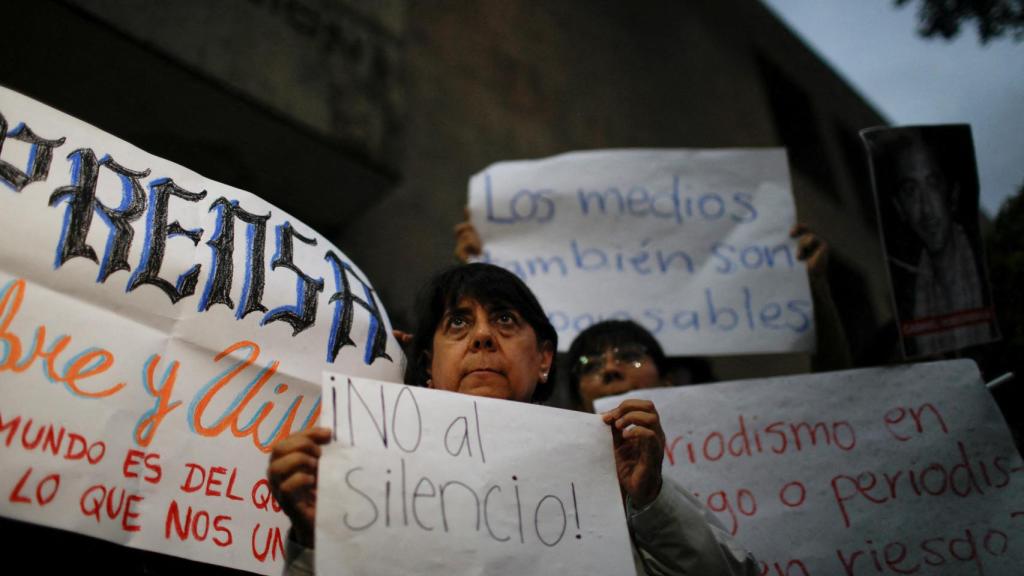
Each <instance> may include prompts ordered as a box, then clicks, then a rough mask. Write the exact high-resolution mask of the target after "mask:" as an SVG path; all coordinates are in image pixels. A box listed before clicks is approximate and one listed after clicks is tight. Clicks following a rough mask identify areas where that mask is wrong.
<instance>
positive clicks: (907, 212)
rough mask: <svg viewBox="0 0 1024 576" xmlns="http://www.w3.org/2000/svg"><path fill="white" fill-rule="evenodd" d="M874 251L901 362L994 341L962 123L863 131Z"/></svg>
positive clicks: (974, 179) (969, 148)
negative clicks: (877, 236)
mask: <svg viewBox="0 0 1024 576" xmlns="http://www.w3.org/2000/svg"><path fill="white" fill-rule="evenodd" d="M861 138H862V139H863V140H864V143H865V145H866V146H867V150H868V159H869V163H870V165H871V177H872V184H873V187H874V190H875V199H876V205H877V207H878V218H879V223H880V229H881V233H882V245H883V249H884V251H885V257H886V260H887V262H888V270H889V280H890V283H891V287H892V294H893V299H894V304H895V310H896V316H897V318H896V320H897V323H898V326H899V332H900V340H901V342H902V344H903V355H904V356H905V357H916V356H926V355H931V354H938V353H941V352H948V351H951V350H957V349H961V348H965V347H968V346H974V345H977V344H982V343H985V342H990V341H992V340H995V339H997V338H998V337H999V333H998V328H997V326H996V317H995V311H994V310H993V307H992V292H991V290H990V288H989V283H988V274H987V271H986V266H985V256H984V251H983V247H982V242H981V237H980V233H979V229H978V171H977V166H976V164H975V159H974V144H973V141H972V139H971V128H970V126H968V125H966V124H952V125H939V126H907V127H898V128H869V129H866V130H863V131H861Z"/></svg>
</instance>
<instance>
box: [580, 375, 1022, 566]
mask: <svg viewBox="0 0 1024 576" xmlns="http://www.w3.org/2000/svg"><path fill="white" fill-rule="evenodd" d="M637 396H640V397H643V398H648V399H650V400H653V401H654V403H655V404H656V405H657V407H658V411H659V412H660V414H661V418H662V422H663V424H664V427H665V434H666V438H667V442H668V444H667V446H666V448H665V464H664V466H665V467H664V473H665V474H668V475H669V476H671V477H673V478H674V479H676V480H678V481H679V483H680V484H681V485H682V486H685V487H687V488H688V489H690V490H692V491H694V492H695V493H696V494H697V496H698V497H699V499H700V500H702V501H704V502H705V503H706V504H707V506H708V508H709V509H711V510H712V511H714V512H715V513H717V514H718V516H719V518H720V519H721V520H722V521H723V523H724V524H725V526H726V527H727V528H728V529H729V530H730V531H731V532H732V533H733V534H734V535H735V537H736V539H737V540H738V541H739V542H740V544H742V545H743V546H745V547H746V548H748V549H749V550H750V551H751V552H753V553H754V555H755V556H756V557H757V559H758V560H759V561H760V562H761V574H783V575H787V574H788V575H799V576H804V575H820V574H828V575H832V574H838V575H844V574H845V575H858V576H868V575H871V576H878V575H895V574H936V575H941V574H948V575H957V576H962V575H978V576H981V575H984V574H1019V573H1020V567H1021V566H1024V490H1022V486H1024V464H1022V462H1021V458H1020V456H1019V455H1018V453H1017V451H1016V449H1015V448H1014V446H1013V444H1012V442H1011V440H1010V435H1009V433H1008V431H1007V429H1006V424H1005V422H1004V421H1003V419H1002V416H1001V415H1000V414H999V411H998V409H997V408H996V406H995V403H994V402H993V401H992V398H991V396H990V395H989V394H988V391H987V390H986V389H985V386H984V385H983V384H982V382H981V378H980V375H979V374H978V370H977V367H976V366H975V365H974V363H973V362H971V361H967V360H957V361H948V362H936V363H931V364H919V365H910V366H901V367H898V368H889V369H869V370H857V371H849V372H836V373H830V374H820V375H813V376H794V377H787V378H773V379H769V380H748V381H741V382H725V383H720V384H713V385H706V386H691V387H685V388H663V389H659V390H650V391H646V392H643V393H642V394H640V393H638V394H637ZM619 401H621V398H618V399H611V398H609V399H602V400H600V401H599V403H598V405H599V406H598V407H599V408H602V407H603V408H608V407H610V406H614V405H615V404H616V403H617V402H619Z"/></svg>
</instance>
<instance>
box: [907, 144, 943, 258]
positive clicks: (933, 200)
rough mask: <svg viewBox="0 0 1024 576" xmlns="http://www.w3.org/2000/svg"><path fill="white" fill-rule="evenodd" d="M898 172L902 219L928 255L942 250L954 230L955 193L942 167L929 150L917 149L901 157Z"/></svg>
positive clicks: (917, 147) (908, 151)
mask: <svg viewBox="0 0 1024 576" xmlns="http://www.w3.org/2000/svg"><path fill="white" fill-rule="evenodd" d="M896 170H897V178H898V180H897V189H896V203H897V206H898V207H899V209H900V212H901V214H902V216H903V219H904V220H905V221H906V222H907V224H908V225H909V226H910V229H911V230H913V231H914V233H915V234H917V237H918V238H920V239H921V242H922V243H924V246H925V248H926V249H927V250H928V251H929V252H938V251H940V250H941V249H942V248H943V247H945V246H946V242H947V241H948V240H949V236H950V232H951V230H952V228H953V217H952V214H951V211H952V210H951V208H952V197H953V194H952V190H951V188H950V185H949V182H948V181H947V180H946V175H945V173H944V172H943V170H942V167H940V166H939V165H938V162H936V160H935V157H934V156H933V155H932V154H931V153H930V152H929V151H928V150H927V149H925V148H923V147H920V146H915V147H913V148H911V149H909V150H907V151H905V152H903V153H902V154H901V155H900V157H899V161H898V164H897V166H896Z"/></svg>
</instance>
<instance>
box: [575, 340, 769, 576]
mask: <svg viewBox="0 0 1024 576" xmlns="http://www.w3.org/2000/svg"><path fill="white" fill-rule="evenodd" d="M568 356H569V361H570V362H571V367H570V370H569V390H570V395H571V396H572V398H573V400H574V402H575V405H576V406H577V407H578V408H579V409H581V410H584V411H587V412H593V411H594V401H595V400H597V399H598V398H602V397H604V396H613V395H616V394H624V393H626V392H630V391H632V390H641V389H644V388H657V387H660V386H671V384H672V383H671V382H670V380H669V377H668V359H667V358H666V357H665V353H664V352H663V351H662V349H661V346H660V345H659V344H658V341H657V340H655V338H654V336H652V335H651V333H650V332H648V331H647V330H645V329H644V328H643V327H642V326H640V325H639V324H637V323H635V322H631V321H628V320H608V321H604V322H599V323H597V324H594V325H593V326H591V327H590V328H587V329H586V330H584V331H583V332H581V333H580V334H579V335H578V336H577V337H576V339H575V340H573V342H572V344H571V345H570V346H569V353H568ZM687 368H688V369H689V371H690V373H691V374H690V376H691V379H690V382H692V383H696V382H698V381H705V380H708V379H710V373H709V372H708V370H707V365H706V363H703V362H702V361H699V360H698V361H696V362H695V363H694V364H692V365H691V366H687ZM636 401H637V400H633V402H636ZM627 402H629V401H627ZM623 404H625V403H623ZM621 406H622V405H620V408H621ZM647 409H648V410H649V411H650V412H651V413H653V414H654V417H655V419H657V410H656V409H655V408H654V405H653V404H650V406H649V407H648V408H647ZM616 410H617V409H616ZM612 412H615V410H612ZM658 431H659V432H660V426H658ZM662 442H664V441H663V440H662ZM662 447H664V446H663V445H662ZM618 451H619V447H618V446H616V462H618V461H619V454H618ZM656 475H657V477H658V486H659V490H658V491H657V496H656V497H655V498H653V499H652V500H651V501H649V502H647V503H646V504H638V503H637V502H636V501H635V500H634V499H632V498H630V497H628V495H627V497H626V515H627V517H628V518H629V525H630V533H631V535H632V537H633V540H634V543H635V544H636V548H637V551H638V556H639V558H640V561H641V562H642V563H643V565H644V569H645V570H646V572H647V573H648V574H665V573H673V572H672V571H671V570H666V569H665V567H666V566H681V565H687V563H688V562H696V561H697V559H698V558H700V557H701V556H708V557H711V556H718V555H719V554H720V555H721V557H724V558H726V559H727V563H728V564H729V565H730V570H731V571H732V573H734V574H754V573H756V564H755V562H754V559H753V557H751V556H750V555H749V554H746V553H744V552H743V551H742V550H741V549H739V548H738V547H737V546H735V545H734V544H733V543H732V541H731V539H730V538H729V536H728V534H727V532H726V529H725V527H724V526H722V524H721V522H719V521H718V519H717V518H716V517H715V516H714V515H713V514H711V513H709V512H708V511H707V509H706V508H704V506H703V505H701V504H700V502H699V501H698V500H697V499H696V498H695V497H694V496H693V495H692V494H691V493H690V492H689V491H687V490H684V489H683V488H682V487H680V486H678V485H676V484H675V483H673V482H672V481H671V480H669V479H665V480H662V479H661V463H660V461H659V462H658V464H657V472H656ZM620 481H621V475H620ZM688 558H689V559H688ZM683 573H684V574H690V573H693V572H691V571H688V570H685V571H683Z"/></svg>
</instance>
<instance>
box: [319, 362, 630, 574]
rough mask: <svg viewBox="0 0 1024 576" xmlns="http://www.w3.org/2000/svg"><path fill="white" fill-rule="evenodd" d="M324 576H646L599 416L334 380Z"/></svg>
mask: <svg viewBox="0 0 1024 576" xmlns="http://www.w3.org/2000/svg"><path fill="white" fill-rule="evenodd" d="M323 402H324V419H323V423H324V424H325V425H328V426H330V427H331V428H332V429H333V430H334V442H333V443H332V444H329V445H328V446H327V447H326V448H325V449H324V451H323V455H322V456H321V458H320V463H319V468H318V484H317V527H316V539H317V543H316V554H317V560H316V562H317V571H318V573H320V574H345V575H360V574H372V575H386V574H402V575H404V574H425V575H430V574H436V575H439V576H441V575H444V576H447V575H449V574H608V575H615V576H621V575H622V574H632V573H633V570H634V569H633V560H632V555H631V553H630V548H629V537H628V535H627V531H626V520H625V516H624V513H623V508H622V500H621V497H620V496H619V487H618V481H617V476H616V473H615V464H614V457H613V454H612V450H611V441H612V440H611V432H610V430H609V428H608V426H607V425H605V424H604V423H603V422H602V421H601V419H600V418H599V417H597V416H595V415H593V414H581V413H577V412H569V411H566V410H559V409H556V408H547V407H542V406H534V405H530V404H523V403H518V402H509V401H506V400H495V399H491V398H477V397H473V396H467V395H461V394H453V393H451V392H442V391H437V390H429V389H423V388H413V387H408V386H400V385H395V384H388V383H383V382H375V381H370V380H363V379H355V378H349V377H344V376H340V375H338V376H336V375H327V376H325V380H324V398H323Z"/></svg>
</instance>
